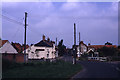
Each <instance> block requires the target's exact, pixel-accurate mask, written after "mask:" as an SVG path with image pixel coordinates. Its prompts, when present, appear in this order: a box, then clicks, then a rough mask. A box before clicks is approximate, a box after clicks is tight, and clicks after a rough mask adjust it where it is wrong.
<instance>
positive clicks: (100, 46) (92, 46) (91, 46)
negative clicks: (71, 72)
mask: <svg viewBox="0 0 120 80" xmlns="http://www.w3.org/2000/svg"><path fill="white" fill-rule="evenodd" d="M103 47H108V48H112V47H114V48H117V46H116V45H88V50H90V49H92V50H93V51H96V50H98V49H100V48H103Z"/></svg>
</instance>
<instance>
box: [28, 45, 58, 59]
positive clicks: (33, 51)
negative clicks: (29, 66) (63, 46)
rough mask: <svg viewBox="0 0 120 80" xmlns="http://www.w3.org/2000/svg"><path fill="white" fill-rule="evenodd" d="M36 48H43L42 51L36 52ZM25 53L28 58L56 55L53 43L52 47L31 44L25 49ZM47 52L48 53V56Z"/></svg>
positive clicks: (52, 56) (53, 56)
mask: <svg viewBox="0 0 120 80" xmlns="http://www.w3.org/2000/svg"><path fill="white" fill-rule="evenodd" d="M36 49H44V51H37V52H36ZM48 51H49V53H48ZM26 53H27V54H28V59H41V58H45V59H47V58H48V59H50V58H55V57H56V50H55V45H54V47H36V46H34V45H32V46H30V47H29V48H28V49H26ZM47 54H48V55H49V56H48V57H47ZM37 55H38V56H37Z"/></svg>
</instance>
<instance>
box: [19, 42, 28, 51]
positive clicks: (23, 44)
mask: <svg viewBox="0 0 120 80" xmlns="http://www.w3.org/2000/svg"><path fill="white" fill-rule="evenodd" d="M21 47H22V51H24V44H23V45H22V46H21ZM27 48H29V45H28V44H27V45H26V49H27Z"/></svg>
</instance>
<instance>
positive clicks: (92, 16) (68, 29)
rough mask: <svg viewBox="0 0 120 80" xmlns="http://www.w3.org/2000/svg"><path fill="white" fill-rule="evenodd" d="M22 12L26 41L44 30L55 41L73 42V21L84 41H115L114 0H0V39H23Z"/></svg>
mask: <svg viewBox="0 0 120 80" xmlns="http://www.w3.org/2000/svg"><path fill="white" fill-rule="evenodd" d="M24 12H27V13H28V17H27V20H28V21H27V23H28V26H27V43H28V44H35V43H37V42H39V41H40V40H41V39H42V35H43V34H44V35H45V36H46V38H47V37H49V38H50V39H51V40H53V41H55V39H56V37H57V38H58V40H59V41H60V40H61V39H63V40H64V44H65V45H66V46H67V47H71V46H72V45H73V42H74V41H73V25H74V23H76V27H77V44H78V36H79V35H78V33H79V32H80V33H81V40H82V41H84V43H86V44H88V43H91V44H93V45H103V44H104V43H105V42H107V41H109V42H111V43H113V44H115V45H117V43H118V3H117V2H4V3H2V39H7V40H9V41H10V42H11V41H13V42H19V43H21V44H23V43H24V25H22V24H24Z"/></svg>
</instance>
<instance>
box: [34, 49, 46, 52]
mask: <svg viewBox="0 0 120 80" xmlns="http://www.w3.org/2000/svg"><path fill="white" fill-rule="evenodd" d="M36 51H45V50H44V49H36V50H35V52H36Z"/></svg>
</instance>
